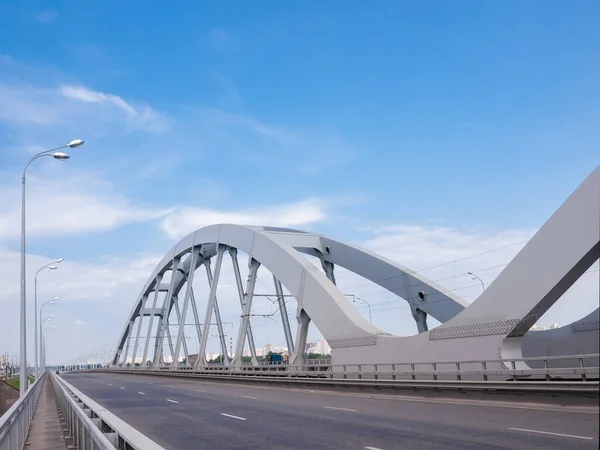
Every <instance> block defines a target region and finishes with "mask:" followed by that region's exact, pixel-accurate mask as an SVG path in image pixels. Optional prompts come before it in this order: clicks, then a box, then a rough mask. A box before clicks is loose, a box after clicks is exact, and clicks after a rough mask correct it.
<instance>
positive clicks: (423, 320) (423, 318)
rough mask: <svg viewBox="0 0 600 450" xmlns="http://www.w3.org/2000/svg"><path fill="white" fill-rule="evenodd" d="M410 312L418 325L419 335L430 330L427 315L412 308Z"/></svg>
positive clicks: (420, 310)
mask: <svg viewBox="0 0 600 450" xmlns="http://www.w3.org/2000/svg"><path fill="white" fill-rule="evenodd" d="M410 312H411V313H412V316H413V318H414V319H415V322H416V323H417V331H418V332H419V333H424V332H425V331H427V330H429V327H428V326H427V313H426V312H425V311H423V310H422V309H419V308H415V307H411V308H410Z"/></svg>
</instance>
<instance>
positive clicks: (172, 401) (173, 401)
mask: <svg viewBox="0 0 600 450" xmlns="http://www.w3.org/2000/svg"><path fill="white" fill-rule="evenodd" d="M167 401H168V402H171V403H179V402H178V401H175V400H171V399H170V398H168V399H167Z"/></svg>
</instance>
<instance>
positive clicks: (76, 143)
mask: <svg viewBox="0 0 600 450" xmlns="http://www.w3.org/2000/svg"><path fill="white" fill-rule="evenodd" d="M82 145H83V140H81V139H75V140H73V141H71V142H69V143H68V144H66V145H61V146H60V147H56V148H51V149H50V150H44V151H43V152H40V153H37V154H35V155H33V156H32V157H31V158H30V159H29V161H27V164H25V168H24V169H23V175H22V176H21V333H20V334H21V375H20V389H19V392H20V395H21V397H22V396H24V395H25V392H26V391H27V387H28V386H27V301H26V284H27V283H26V281H25V276H26V267H25V266H26V262H25V175H26V172H27V168H28V167H29V165H30V164H31V163H32V162H33V161H35V160H36V159H38V158H41V157H42V156H52V157H53V158H54V159H58V160H65V159H69V155H67V154H66V153H63V152H57V151H56V150H60V149H63V148H66V147H69V148H77V147H81V146H82ZM36 325H37V324H36Z"/></svg>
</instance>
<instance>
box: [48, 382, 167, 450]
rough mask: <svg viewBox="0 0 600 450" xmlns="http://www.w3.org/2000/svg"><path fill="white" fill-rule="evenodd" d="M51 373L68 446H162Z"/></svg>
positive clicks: (140, 449) (142, 449)
mask: <svg viewBox="0 0 600 450" xmlns="http://www.w3.org/2000/svg"><path fill="white" fill-rule="evenodd" d="M51 376H52V382H53V383H54V387H55V392H56V397H57V399H58V402H59V405H60V411H61V413H62V420H63V421H64V424H63V425H64V426H66V431H65V434H66V435H67V436H66V439H67V444H68V445H69V446H73V447H74V448H76V449H78V450H96V449H98V450H115V449H119V450H165V449H164V448H163V447H161V446H160V445H158V444H157V443H155V442H154V441H152V440H151V439H149V438H148V437H146V436H145V435H143V434H142V433H140V432H139V431H137V430H136V429H135V428H133V427H132V426H131V425H129V424H127V423H126V422H124V421H122V420H121V419H119V418H118V417H117V416H115V415H114V414H112V413H111V412H110V411H108V410H107V409H105V408H104V407H102V406H101V405H99V404H98V403H96V402H95V401H93V400H92V399H91V398H89V397H87V396H86V395H84V394H82V393H81V392H80V391H78V390H77V389H76V388H75V387H74V386H72V385H71V384H69V383H67V382H66V381H65V380H63V379H62V378H60V377H58V376H57V375H55V374H51ZM69 448H71V447H69Z"/></svg>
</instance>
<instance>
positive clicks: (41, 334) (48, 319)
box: [40, 302, 54, 359]
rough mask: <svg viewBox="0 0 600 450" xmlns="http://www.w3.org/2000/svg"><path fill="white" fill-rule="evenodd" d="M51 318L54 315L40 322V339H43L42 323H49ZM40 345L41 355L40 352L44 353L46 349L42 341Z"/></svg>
mask: <svg viewBox="0 0 600 450" xmlns="http://www.w3.org/2000/svg"><path fill="white" fill-rule="evenodd" d="M48 303H50V302H48ZM44 304H45V303H44ZM42 306H43V305H42ZM41 310H42V308H40V316H41ZM53 317H54V314H52V315H51V316H48V317H46V318H45V319H44V320H42V321H41V322H40V336H41V337H42V338H43V337H44V334H43V333H42V324H43V323H44V322H46V321H48V322H51V321H52V318H53ZM42 341H43V339H42ZM40 345H41V346H42V348H41V349H40V353H41V352H44V348H45V347H46V344H45V341H43V342H42V343H41V344H40ZM40 359H41V358H40Z"/></svg>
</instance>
